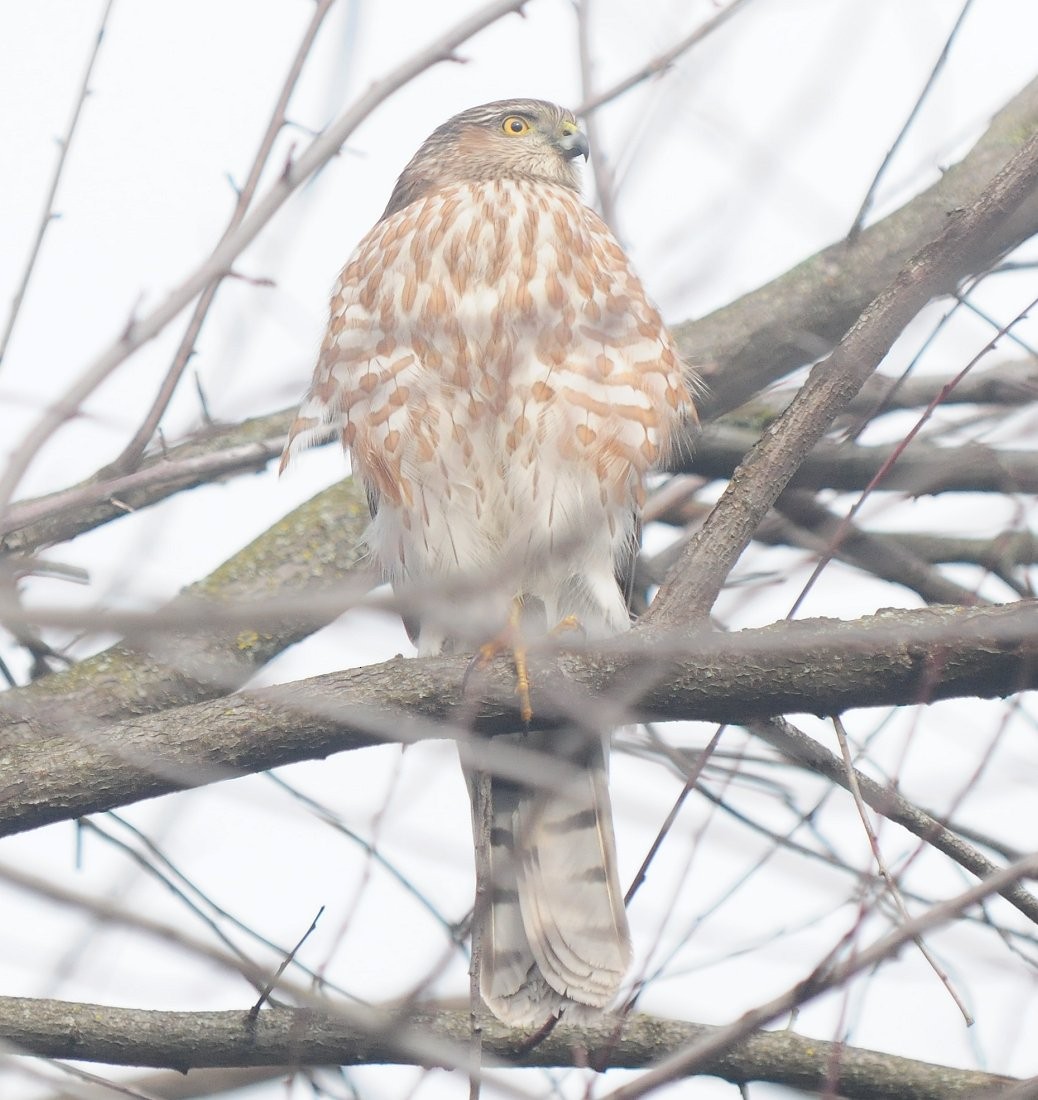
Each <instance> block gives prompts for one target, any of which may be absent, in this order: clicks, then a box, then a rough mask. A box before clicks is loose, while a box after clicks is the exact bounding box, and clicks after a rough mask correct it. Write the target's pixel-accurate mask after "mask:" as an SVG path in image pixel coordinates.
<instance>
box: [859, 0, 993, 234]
mask: <svg viewBox="0 0 1038 1100" xmlns="http://www.w3.org/2000/svg"><path fill="white" fill-rule="evenodd" d="M972 3H973V0H966V2H965V3H964V4H963V5H962V10H961V11H960V12H959V17H958V19H956V20H955V23H954V25H953V26H952V29H951V31H950V32H949V34H948V37H947V39H946V40H945V43H944V47H943V49H942V50H941V52H940V53H939V54H938V55H937V60H936V61H935V62H934V66H933V68H932V69H931V70H930V75H929V76H928V77H927V78H926V83H925V84H924V85H923V90H922V91H921V92H920V93H919V95H918V96H916V101H915V103H914V104H913V105H912V110H911V111H909V112H908V118H906V119H905V122H904V125H903V126H902V127H901V129H900V130H899V131H898V135H897V137H896V138H894V143H893V144H892V145H891V146H890V148H889V149H888V150H887V155H886V156H885V157H884V158H883V163H882V164H880V166H879V168H878V169H877V170H876V175H875V176H874V177H873V179H872V182H871V183H870V184H869V187H868V190H867V191H866V192H865V198H864V199H862V202H861V207H860V208H859V209H858V213H857V215H856V216H855V218H854V222H853V224H852V225H851V228H850V231H849V232H848V234H847V237H848V239H849V240H852V241H853V240H854V238H855V237H857V235H858V234H859V233H860V232H861V227H862V226H863V225H864V224H865V218H866V217H867V215H868V212H869V208H870V207H871V206H872V199H873V196H874V195H875V194H876V188H877V187H878V186H879V181H880V180H881V179H882V178H883V173H884V172H886V170H887V167H888V166H889V164H890V162H891V161H892V160H893V159H894V154H895V153H896V152H897V151H898V149H899V148H900V146H901V142H902V141H904V139H905V135H906V134H907V133H908V131H909V129H910V128H911V126H912V123H913V122H914V121H915V120H916V116H917V115H918V114H919V111H920V110H921V109H922V106H923V104H924V103H925V102H926V97H927V96H928V95H929V94H930V90H931V88H933V86H934V84H935V83H936V82H937V77H938V76H940V74H941V70H942V69H943V68H944V63H945V62H946V61H947V60H948V54H949V53H950V52H951V48H952V43H953V42H954V41H955V39H956V38H957V37H958V34H959V30H960V29H961V27H962V23H963V20H964V19H965V18H966V13H967V12H968V11H969V10H970V5H971V4H972Z"/></svg>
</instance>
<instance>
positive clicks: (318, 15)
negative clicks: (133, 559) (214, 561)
mask: <svg viewBox="0 0 1038 1100" xmlns="http://www.w3.org/2000/svg"><path fill="white" fill-rule="evenodd" d="M333 3H334V0H318V3H316V4H315V5H314V10H313V14H312V15H311V16H310V22H309V23H308V24H307V26H306V29H305V30H304V31H303V38H302V41H300V43H299V47H298V48H297V50H296V53H295V57H293V58H292V64H291V65H290V66H289V70H288V76H287V77H286V78H285V83H284V84H283V85H282V88H281V92H280V94H279V95H278V98H277V102H276V103H275V104H274V110H273V113H272V114H271V116H270V121H269V122H268V123H267V129H266V131H265V132H264V134H263V137H262V138H261V139H260V144H259V148H258V149H257V150H256V156H255V157H254V159H253V161H252V167H251V168H250V169H249V174H248V176H247V177H246V180H245V183H244V184H243V185H242V187H241V190H240V191H239V192H238V200H237V202H236V203H235V204H234V210H233V211H232V212H231V217H230V221H229V222H228V223H227V228H226V229H225V230H224V233H223V236H222V237H221V238H220V242H219V244H222V243H223V242H224V241H225V240H226V239H227V237H228V236H229V235H230V234H231V233H233V232H234V230H235V229H237V228H238V226H239V225H241V223H242V220H243V219H244V217H245V212H246V211H247V210H248V208H249V204H250V203H251V202H252V199H253V196H254V195H255V194H256V188H257V187H258V186H259V181H260V176H261V175H262V174H263V169H264V168H265V167H266V164H267V160H268V159H269V157H270V154H271V151H272V150H273V148H274V141H275V139H276V138H277V136H278V134H279V133H281V129H282V127H283V126H284V125H285V114H286V112H287V110H288V102H289V100H290V99H291V98H292V93H293V91H295V86H296V83H297V82H298V80H299V76H300V74H301V73H302V71H303V65H304V64H305V63H306V59H307V57H308V56H309V55H310V51H311V50H312V49H313V45H314V41H315V39H316V38H317V32H318V31H319V30H320V29H321V24H322V23H323V22H324V19H325V16H326V15H327V14H328V12H329V11H330V10H331V6H332V4H333ZM219 244H218V245H217V247H219ZM226 275H227V272H225V271H224V272H220V274H219V275H218V276H217V278H216V279H214V280H213V281H212V282H211V283H210V284H209V285H208V286H207V287H206V288H205V290H203V291H202V295H201V297H200V298H199V299H198V301H197V302H196V303H195V308H194V310H193V312H192V314H191V320H190V321H188V324H187V328H186V329H185V331H184V335H183V336H182V337H181V339H180V344H179V345H178V347H177V350H176V354H175V355H174V356H173V362H172V364H171V365H170V368H169V370H168V372H167V373H166V377H165V378H164V379H163V380H162V385H161V387H160V388H159V392H158V394H157V396H156V398H155V401H154V402H153V403H152V406H151V408H150V409H149V410H148V414H147V416H145V418H144V421H143V423H142V424H141V426H140V427H139V428H138V429H137V431H136V432H135V433H134V436H133V438H132V439H131V440H130V442H129V443H128V444H127V445H126V448H125V449H124V450H123V452H122V454H121V455H119V457H118V458H117V459H116V460H115V462H113V463H112V469H113V470H114V471H117V472H125V471H128V470H133V469H136V467H137V464H138V462H140V459H141V455H143V454H144V449H145V447H147V446H148V443H149V441H150V440H151V437H152V435H153V434H154V433H155V429H156V428H157V427H158V424H159V421H160V420H161V419H162V414H163V413H164V412H165V411H166V406H167V405H168V404H169V402H170V400H171V399H172V397H173V391H174V390H175V389H176V387H177V383H178V382H179V381H180V376H181V375H182V374H183V373H184V369H185V368H186V367H187V364H188V361H189V360H190V358H191V355H192V353H193V352H194V350H195V341H196V340H197V339H198V334H199V332H201V330H202V325H203V324H204V323H205V318H206V315H207V314H208V312H209V307H210V306H211V305H212V304H213V300H214V299H215V298H216V292H217V290H219V288H220V283H221V282H222V280H223V279H224V278H225V277H226Z"/></svg>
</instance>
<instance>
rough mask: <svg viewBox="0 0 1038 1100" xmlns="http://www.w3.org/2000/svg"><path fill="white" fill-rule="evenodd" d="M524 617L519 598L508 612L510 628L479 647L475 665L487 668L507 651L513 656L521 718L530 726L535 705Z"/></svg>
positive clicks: (525, 724) (524, 723) (521, 602)
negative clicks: (524, 633)
mask: <svg viewBox="0 0 1038 1100" xmlns="http://www.w3.org/2000/svg"><path fill="white" fill-rule="evenodd" d="M522 617H523V601H522V600H521V599H519V598H518V597H517V598H516V599H514V600H513V601H512V607H511V610H510V611H509V612H508V626H507V627H506V628H505V629H504V630H503V631H502V632H501V633H500V634H499V635H498V636H497V637H496V638H494V639H493V641H490V642H486V643H485V644H484V645H481V646H480V647H479V652H478V653H477V654H476V662H475V663H476V667H477V668H486V667H487V665H489V664H490V663H491V662H492V661H493V660H494V658H495V657H498V656H500V655H501V654H502V653H503V652H505V651H506V650H507V651H508V652H509V653H511V654H512V661H513V662H514V664H515V693H516V695H518V696H519V717H520V718H521V719H522V720H523V725H524V726H528V725H529V724H530V720H531V719H532V718H533V704H532V703H531V702H530V670H529V666H528V665H527V660H526V643H525V642H524V641H523V635H522Z"/></svg>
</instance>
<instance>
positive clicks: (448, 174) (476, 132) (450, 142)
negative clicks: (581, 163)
mask: <svg viewBox="0 0 1038 1100" xmlns="http://www.w3.org/2000/svg"><path fill="white" fill-rule="evenodd" d="M587 155H588V143H587V138H586V137H585V136H584V134H583V133H582V132H581V130H580V128H579V127H578V126H577V122H576V119H575V118H574V117H573V115H572V113H571V112H569V111H567V110H566V109H565V108H563V107H559V106H557V105H556V104H554V103H548V102H546V101H545V100H543V99H502V100H498V101H497V102H495V103H484V104H483V105H482V106H480V107H470V108H469V109H468V110H467V111H462V112H461V114H460V115H455V116H454V117H453V118H452V119H448V121H447V122H445V123H444V124H443V125H442V126H440V127H438V128H437V129H436V130H434V131H433V132H432V133H431V134H430V135H429V137H428V138H426V140H425V141H424V142H423V143H422V147H421V148H420V149H419V150H418V152H417V153H415V155H414V156H413V157H412V158H411V161H410V163H409V164H408V165H407V167H406V168H405V169H404V170H403V172H402V173H401V174H400V178H399V179H398V180H397V182H396V187H394V188H393V195H392V197H391V198H390V200H389V205H388V206H387V207H386V210H385V213H384V214H383V215H382V217H383V218H386V217H388V216H389V215H390V214H394V213H395V212H396V211H397V210H400V209H402V208H403V207H405V206H407V205H408V204H409V203H412V202H414V201H415V200H416V199H419V198H421V197H422V196H423V195H425V194H427V193H428V192H430V191H435V190H438V189H439V188H441V187H446V186H449V185H450V184H453V183H465V182H468V181H477V180H492V179H525V180H541V181H543V182H545V183H555V184H559V185H561V186H563V187H569V188H570V189H571V190H574V191H578V190H579V189H580V179H579V176H578V173H577V169H576V166H575V165H574V163H573V161H574V160H575V159H576V158H577V157H583V158H584V159H585V160H586V159H587Z"/></svg>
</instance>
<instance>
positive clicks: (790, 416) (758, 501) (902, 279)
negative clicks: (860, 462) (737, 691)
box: [647, 133, 1038, 626]
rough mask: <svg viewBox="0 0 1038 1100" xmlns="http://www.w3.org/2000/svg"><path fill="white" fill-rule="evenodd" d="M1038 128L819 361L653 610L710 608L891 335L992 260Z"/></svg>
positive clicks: (683, 616) (691, 613)
mask: <svg viewBox="0 0 1038 1100" xmlns="http://www.w3.org/2000/svg"><path fill="white" fill-rule="evenodd" d="M1036 182H1038V133H1036V134H1033V135H1032V136H1031V138H1030V139H1029V140H1028V141H1027V143H1026V144H1025V145H1024V146H1023V148H1022V149H1021V150H1020V152H1019V153H1017V154H1016V156H1014V157H1013V159H1012V160H1011V161H1010V162H1009V164H1007V165H1006V166H1005V167H1004V168H1003V169H1002V171H1001V172H999V173H998V175H997V176H996V177H995V179H994V180H992V182H991V184H990V185H989V186H988V187H987V188H986V189H985V190H984V192H983V193H982V194H981V196H980V197H979V198H978V199H977V201H976V202H974V203H973V205H971V206H970V207H968V208H967V209H965V210H962V211H960V212H959V213H958V214H957V215H956V216H955V217H954V218H952V219H951V220H950V221H949V223H948V225H947V227H946V228H945V230H944V232H943V233H941V234H940V236H939V237H938V238H937V239H936V240H935V241H934V242H933V243H932V244H930V245H927V247H926V248H924V249H923V250H922V251H921V252H920V253H919V254H918V255H917V256H916V257H914V258H913V260H912V261H911V262H910V263H909V264H907V265H906V266H905V267H904V269H903V270H902V271H901V273H900V275H899V276H898V277H897V279H896V280H895V281H894V283H893V284H892V285H891V286H890V287H889V288H888V289H887V290H886V291H884V292H883V293H882V294H881V295H880V296H879V297H878V298H876V300H875V301H874V302H873V303H872V304H871V305H870V306H869V308H868V309H867V310H866V311H865V312H864V313H863V314H862V315H861V317H860V318H859V319H858V321H857V323H856V324H855V325H854V327H853V328H852V329H851V330H850V332H848V334H847V335H846V336H845V337H844V339H843V340H842V341H841V342H840V344H839V346H838V347H837V348H836V350H835V351H834V352H833V353H832V354H831V355H829V356H828V357H827V358H826V359H825V360H824V361H823V362H821V363H819V364H817V366H816V367H815V368H814V369H813V370H812V372H811V376H810V378H809V379H808V381H807V382H806V383H805V385H804V388H803V389H802V390H801V391H800V393H799V394H798V395H797V397H796V398H795V399H794V401H793V403H792V405H790V407H789V408H788V409H787V410H786V411H785V412H784V413H783V414H782V416H781V417H780V418H779V420H777V421H776V422H775V423H774V424H773V425H772V426H771V427H770V428H769V429H768V431H767V432H765V434H764V436H763V438H762V439H761V441H760V443H759V444H758V445H757V446H756V447H755V448H754V450H753V452H752V453H751V454H750V456H749V457H748V458H747V459H746V461H745V462H743V463H742V465H741V466H740V468H739V470H738V471H737V472H736V473H735V475H733V478H732V481H731V482H730V483H729V485H728V488H727V489H726V490H725V492H724V494H723V495H722V497H721V499H720V501H719V502H718V504H717V507H716V508H715V509H714V511H713V512H712V513H711V515H710V518H709V519H708V520H707V522H706V523H705V524H704V525H703V528H702V529H701V530H700V531H699V533H698V534H697V536H696V537H695V538H694V539H693V540H692V541H691V542H690V543H689V545H688V547H687V549H686V551H685V553H684V555H683V557H682V560H681V561H680V562H679V564H678V566H677V567H676V569H675V571H674V573H673V574H672V577H671V580H670V581H668V583H667V584H665V585H664V586H663V588H662V589H661V590H660V593H659V595H658V596H657V598H656V600H655V602H654V603H653V606H652V607H651V608H650V609H649V612H648V616H647V618H648V619H650V620H651V621H652V622H654V623H660V624H664V625H669V626H675V625H677V623H679V622H681V621H685V622H688V621H689V620H690V618H691V619H695V618H697V617H701V616H704V615H706V614H707V612H708V611H709V610H710V608H711V607H712V606H713V603H714V600H715V599H716V597H717V593H718V592H719V591H720V589H721V586H722V585H723V583H724V580H725V578H726V577H727V576H728V573H729V571H730V570H731V567H732V566H733V565H734V563H735V562H736V560H737V559H738V557H739V555H740V554H741V553H742V551H743V549H744V548H745V547H746V545H747V544H748V543H749V541H750V539H751V538H752V537H753V532H754V531H755V530H756V528H757V525H758V524H759V523H760V521H761V520H762V519H763V518H764V516H765V515H767V513H768V510H769V509H770V508H771V506H772V504H773V503H774V502H775V500H776V498H777V497H778V495H779V494H780V493H781V492H782V490H783V489H784V488H785V486H786V484H787V483H788V482H789V479H790V478H791V477H792V476H793V474H794V473H795V472H796V470H797V469H798V467H799V466H800V465H801V463H802V462H803V460H804V458H805V457H806V456H807V454H808V453H809V452H810V451H811V450H812V448H813V447H814V446H815V444H817V442H818V441H819V440H820V439H821V437H822V435H823V434H824V433H825V431H826V430H827V429H828V427H829V426H830V424H832V422H833V419H834V417H835V416H836V415H837V413H839V412H840V411H841V410H842V409H844V408H845V407H846V405H847V403H848V402H849V401H850V399H851V398H852V397H853V396H854V394H856V393H857V392H858V390H859V389H860V388H861V386H862V385H863V383H864V382H865V380H866V379H867V378H868V377H869V375H870V374H871V373H872V372H873V371H874V370H875V369H876V367H877V366H879V363H880V361H881V360H882V359H883V357H884V356H885V355H886V353H887V351H888V350H889V349H890V347H891V345H892V344H893V342H894V341H895V340H896V339H897V337H898V336H899V335H900V334H901V332H902V331H903V330H904V328H905V326H906V325H907V324H908V323H909V321H911V320H912V318H913V317H915V315H916V314H917V313H918V312H919V310H920V309H922V307H923V306H924V305H926V303H927V302H929V301H930V299H931V298H933V297H935V296H937V295H938V294H941V293H943V292H946V291H948V290H950V289H952V288H953V287H954V284H955V282H956V281H957V280H958V279H959V278H961V276H962V275H963V274H964V273H965V272H967V271H969V270H971V269H977V268H979V267H983V266H985V265H986V264H987V263H989V262H990V261H991V260H992V259H993V258H994V253H993V252H992V246H993V242H995V241H998V240H1000V239H1001V235H1002V232H1003V227H1004V225H1005V223H1006V221H1007V220H1008V219H1009V218H1010V216H1011V215H1012V213H1013V212H1014V211H1015V210H1017V208H1018V207H1019V206H1020V205H1021V204H1022V203H1023V202H1024V201H1025V200H1026V199H1028V198H1030V197H1032V196H1033V195H1034V194H1035V192H1038V187H1036Z"/></svg>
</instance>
